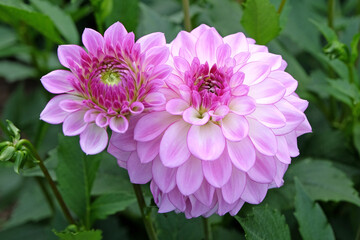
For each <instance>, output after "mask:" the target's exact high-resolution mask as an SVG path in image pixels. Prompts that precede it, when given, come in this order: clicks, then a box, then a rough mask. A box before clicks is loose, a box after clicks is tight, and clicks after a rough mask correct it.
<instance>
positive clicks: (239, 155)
mask: <svg viewBox="0 0 360 240" xmlns="http://www.w3.org/2000/svg"><path fill="white" fill-rule="evenodd" d="M227 150H228V153H229V156H230V159H231V162H232V163H233V164H234V166H235V167H237V168H238V169H240V170H241V171H244V172H247V171H249V169H250V168H252V167H253V166H254V164H255V158H256V155H255V148H254V145H253V144H252V142H251V141H250V139H249V138H248V137H246V138H244V139H243V140H241V141H240V142H231V141H227Z"/></svg>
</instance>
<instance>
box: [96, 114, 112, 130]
mask: <svg viewBox="0 0 360 240" xmlns="http://www.w3.org/2000/svg"><path fill="white" fill-rule="evenodd" d="M95 123H96V125H98V126H99V127H101V128H105V127H106V126H107V125H109V117H108V116H107V115H106V114H105V113H100V114H98V115H97V117H96V119H95Z"/></svg>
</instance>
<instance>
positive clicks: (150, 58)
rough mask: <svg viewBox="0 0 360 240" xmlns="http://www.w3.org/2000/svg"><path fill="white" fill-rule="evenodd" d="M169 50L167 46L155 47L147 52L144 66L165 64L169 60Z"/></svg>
mask: <svg viewBox="0 0 360 240" xmlns="http://www.w3.org/2000/svg"><path fill="white" fill-rule="evenodd" d="M169 54H170V52H169V49H168V47H167V46H155V47H152V48H150V49H148V50H147V52H146V59H145V62H144V64H145V65H146V66H147V65H153V66H156V65H160V64H164V63H165V62H166V61H167V60H168V58H169Z"/></svg>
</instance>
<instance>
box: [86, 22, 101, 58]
mask: <svg viewBox="0 0 360 240" xmlns="http://www.w3.org/2000/svg"><path fill="white" fill-rule="evenodd" d="M82 42H83V44H84V46H85V47H86V49H87V50H88V51H89V53H91V54H93V55H94V56H97V54H98V49H100V50H103V48H104V38H103V36H101V34H100V33H98V32H97V31H95V30H93V29H91V28H85V30H84V33H83V34H82Z"/></svg>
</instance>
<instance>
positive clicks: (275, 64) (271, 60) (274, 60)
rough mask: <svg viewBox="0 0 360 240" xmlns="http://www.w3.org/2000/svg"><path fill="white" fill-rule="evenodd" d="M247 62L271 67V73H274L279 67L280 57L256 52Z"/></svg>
mask: <svg viewBox="0 0 360 240" xmlns="http://www.w3.org/2000/svg"><path fill="white" fill-rule="evenodd" d="M248 62H262V63H266V64H267V65H269V66H270V67H271V71H275V70H277V69H279V68H280V67H281V63H282V58H281V56H280V55H276V54H272V53H266V52H257V53H253V54H251V57H250V58H249V60H248Z"/></svg>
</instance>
